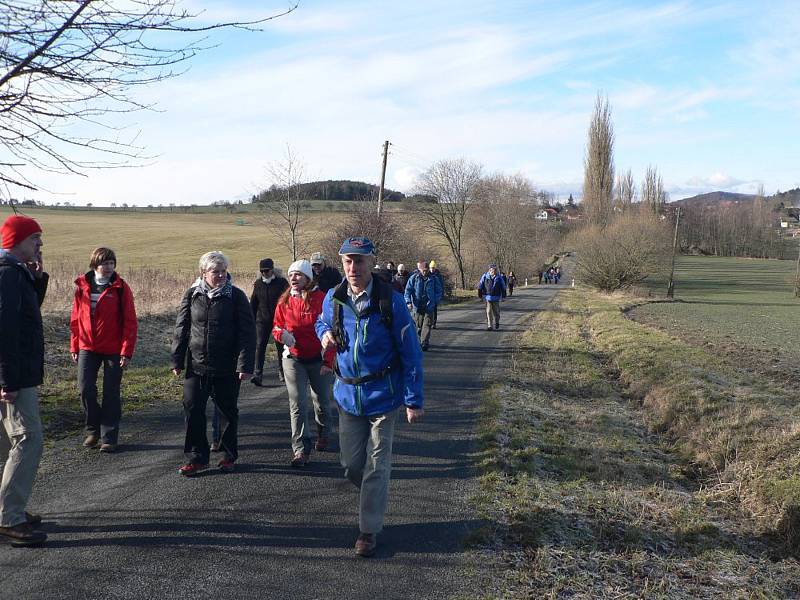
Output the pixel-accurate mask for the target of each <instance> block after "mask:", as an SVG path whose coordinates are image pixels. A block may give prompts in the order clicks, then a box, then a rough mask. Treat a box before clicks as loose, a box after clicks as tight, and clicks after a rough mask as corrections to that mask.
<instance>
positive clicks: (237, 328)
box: [171, 251, 256, 477]
mask: <svg viewBox="0 0 800 600" xmlns="http://www.w3.org/2000/svg"><path fill="white" fill-rule="evenodd" d="M228 265H229V263H228V259H227V258H226V257H225V255H224V254H223V253H222V252H218V251H214V252H207V253H206V254H204V255H203V256H201V257H200V276H199V277H198V278H197V280H196V281H195V282H194V284H192V286H191V287H190V288H189V289H188V290H187V291H186V293H185V294H184V295H183V300H182V301H181V306H180V308H179V309H178V317H177V319H176V322H175V337H174V340H173V342H172V356H171V360H172V372H173V373H174V374H175V376H176V377H177V376H179V375H180V374H181V372H183V370H184V369H185V370H186V374H185V378H184V382H183V409H184V414H185V416H186V439H185V442H184V447H183V451H184V453H186V455H187V456H188V458H189V461H188V462H187V463H185V464H184V465H183V466H181V467H180V469H179V470H178V472H179V473H180V474H181V475H185V476H189V477H190V476H193V475H196V474H197V473H199V472H200V471H203V470H205V469H207V468H208V461H209V452H210V448H209V445H208V437H207V435H206V404H207V403H208V398H209V397H211V398H212V399H213V401H214V404H215V405H216V406H217V407H218V408H219V410H220V413H222V416H223V417H224V419H225V421H226V424H225V429H224V431H223V432H222V435H221V437H220V450H222V451H223V452H225V455H224V457H223V458H222V459H221V460H220V461H219V464H218V466H219V468H220V469H221V470H222V471H224V472H231V471H233V470H234V468H235V467H234V463H235V462H236V459H237V458H238V443H237V428H238V425H239V409H238V407H237V401H238V399H239V385H240V383H241V382H242V381H246V380H247V379H249V378H250V377H251V376H252V373H253V362H254V354H255V347H256V336H255V321H254V319H253V313H252V311H251V309H250V303H249V302H248V301H247V296H246V295H245V293H244V292H243V291H242V290H240V289H239V288H237V287H234V286H233V284H232V282H231V276H230V275H229V274H228Z"/></svg>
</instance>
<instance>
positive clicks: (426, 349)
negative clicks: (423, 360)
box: [422, 344, 428, 352]
mask: <svg viewBox="0 0 800 600" xmlns="http://www.w3.org/2000/svg"><path fill="white" fill-rule="evenodd" d="M422 351H423V352H427V351H428V344H422Z"/></svg>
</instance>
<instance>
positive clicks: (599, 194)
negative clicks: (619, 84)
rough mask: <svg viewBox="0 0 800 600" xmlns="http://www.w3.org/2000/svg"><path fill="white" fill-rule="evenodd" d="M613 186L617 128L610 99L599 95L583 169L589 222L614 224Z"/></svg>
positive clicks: (602, 225) (590, 126)
mask: <svg viewBox="0 0 800 600" xmlns="http://www.w3.org/2000/svg"><path fill="white" fill-rule="evenodd" d="M613 186H614V125H613V123H612V122H611V107H610V106H609V104H608V98H603V97H602V96H601V95H600V94H598V95H597V100H596V101H595V105H594V114H593V115H592V122H591V124H590V125H589V136H588V140H587V144H586V157H585V158H584V169H583V205H584V206H585V207H586V215H587V217H588V219H589V222H590V223H595V224H597V225H600V226H601V227H605V226H606V225H607V224H608V223H609V222H610V221H611V211H612V202H611V200H612V193H613Z"/></svg>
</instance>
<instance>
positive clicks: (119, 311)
mask: <svg viewBox="0 0 800 600" xmlns="http://www.w3.org/2000/svg"><path fill="white" fill-rule="evenodd" d="M116 268H117V256H116V254H114V251H113V250H111V249H110V248H103V247H101V248H95V249H94V250H93V251H92V254H91V256H90V257H89V271H88V272H87V273H86V274H85V275H81V276H80V277H78V278H77V279H76V280H75V297H74V299H73V302H72V315H71V316H70V321H69V326H70V342H69V351H70V354H71V356H72V360H73V361H74V362H76V363H77V364H78V389H79V390H80V396H81V406H83V411H84V414H85V416H86V439H84V440H83V445H84V446H85V447H86V448H97V446H98V444H99V445H100V451H101V452H114V451H116V449H117V444H118V443H119V422H120V419H121V418H122V398H121V396H120V386H121V384H122V373H123V371H124V370H125V368H126V367H127V366H128V364H129V363H130V361H131V359H132V358H133V351H134V348H135V347H136V335H137V332H138V328H139V325H138V321H137V319H136V307H135V306H134V302H133V292H132V291H131V288H130V287H129V286H128V284H127V283H126V282H125V281H124V280H123V279H122V277H120V276H119V274H118V273H117V272H116ZM101 365H102V367H103V398H102V403H101V404H98V403H97V374H98V372H99V370H100V366H101Z"/></svg>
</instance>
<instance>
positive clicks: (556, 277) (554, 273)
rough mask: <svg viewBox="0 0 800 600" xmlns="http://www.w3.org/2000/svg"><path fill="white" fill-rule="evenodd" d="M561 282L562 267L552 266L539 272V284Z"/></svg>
mask: <svg viewBox="0 0 800 600" xmlns="http://www.w3.org/2000/svg"><path fill="white" fill-rule="evenodd" d="M560 280H561V266H560V265H552V266H549V267H547V268H543V269H542V270H540V271H539V283H540V284H541V283H542V281H544V283H546V284H549V283H558V282H559V281H560Z"/></svg>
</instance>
